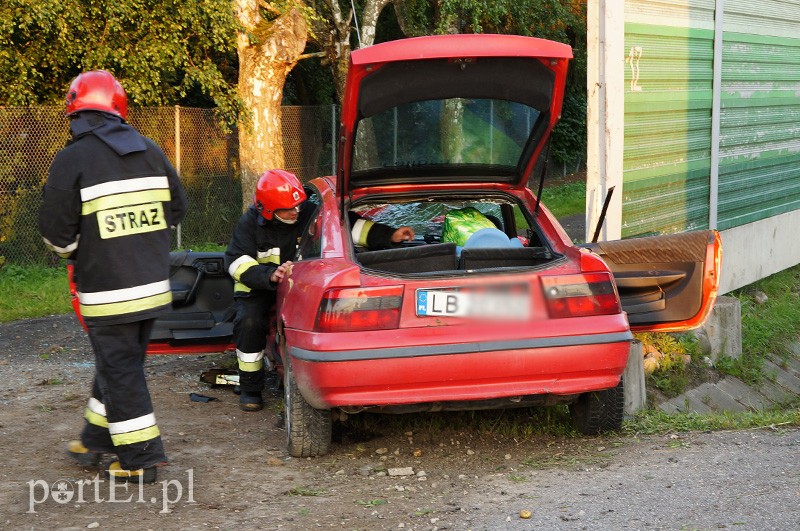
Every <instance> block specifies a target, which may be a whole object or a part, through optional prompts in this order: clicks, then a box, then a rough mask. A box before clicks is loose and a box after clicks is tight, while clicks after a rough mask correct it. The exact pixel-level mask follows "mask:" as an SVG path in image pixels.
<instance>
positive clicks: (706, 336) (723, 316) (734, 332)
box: [695, 296, 742, 361]
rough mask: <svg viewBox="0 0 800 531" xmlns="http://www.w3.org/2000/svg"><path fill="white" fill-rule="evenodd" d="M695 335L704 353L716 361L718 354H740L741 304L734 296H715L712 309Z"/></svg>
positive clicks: (735, 355)
mask: <svg viewBox="0 0 800 531" xmlns="http://www.w3.org/2000/svg"><path fill="white" fill-rule="evenodd" d="M695 336H696V337H697V339H698V341H699V342H700V345H701V348H702V349H703V351H704V354H705V355H706V356H708V357H709V358H711V359H712V360H713V361H717V360H718V359H719V358H720V356H728V357H730V358H734V359H736V358H739V357H740V356H741V355H742V306H741V303H740V302H739V299H737V298H736V297H727V296H722V297H717V301H716V303H714V309H713V310H711V314H710V315H709V316H708V319H706V322H705V323H704V324H703V326H701V327H700V328H699V329H698V330H696V331H695Z"/></svg>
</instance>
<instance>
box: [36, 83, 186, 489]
mask: <svg viewBox="0 0 800 531" xmlns="http://www.w3.org/2000/svg"><path fill="white" fill-rule="evenodd" d="M66 106H67V108H66V112H67V116H68V117H69V120H70V133H71V135H72V137H71V140H70V141H69V142H68V143H67V145H66V147H65V148H64V149H62V150H61V151H60V152H59V153H58V154H57V155H56V157H55V160H53V163H52V165H51V166H50V171H49V174H48V176H47V183H46V185H45V187H44V204H43V205H42V208H41V211H40V212H39V230H40V232H41V234H42V236H43V237H44V241H45V244H46V245H47V246H48V247H49V248H50V249H51V250H53V251H55V252H56V253H57V254H58V255H59V256H61V257H63V258H70V259H71V260H74V264H75V275H76V281H77V291H78V294H77V295H78V299H79V301H80V311H81V315H82V316H83V319H84V322H85V324H86V327H87V329H88V332H89V339H90V340H91V344H92V348H93V350H94V354H95V377H94V382H93V384H92V397H91V398H90V399H89V404H88V406H87V408H86V411H85V415H84V417H85V419H86V422H85V425H84V428H83V431H82V433H81V437H80V440H75V441H71V442H70V443H69V446H68V453H69V455H71V456H72V457H73V458H75V459H76V460H77V461H78V463H79V464H81V465H84V466H90V465H94V466H96V465H98V464H100V463H101V461H102V457H103V454H116V456H117V460H116V461H113V462H111V463H110V465H109V467H108V469H107V470H106V474H107V475H108V476H110V477H111V476H113V477H114V478H116V479H121V480H125V481H141V482H147V483H151V482H154V481H155V480H156V467H157V466H160V465H163V464H166V462H167V456H166V454H165V453H164V447H163V445H162V442H161V436H160V434H159V430H158V426H157V425H156V419H155V416H154V415H153V406H152V403H151V401H150V394H149V392H148V390H147V383H146V381H145V373H144V359H145V350H146V348H147V343H148V340H149V337H150V332H151V330H152V328H153V323H154V321H155V318H156V316H157V315H158V314H159V313H160V312H161V311H162V310H163V309H165V308H167V307H169V306H170V304H171V302H172V295H171V292H170V285H169V251H170V245H171V242H170V240H171V234H170V227H174V226H176V225H177V224H178V223H180V222H181V220H182V219H183V217H184V215H185V213H186V206H187V205H186V195H185V193H184V191H183V188H182V187H181V184H180V181H179V180H178V174H177V173H176V172H175V169H174V168H173V167H172V165H171V164H170V162H169V160H168V159H167V157H166V155H164V152H163V151H162V150H161V148H159V147H158V146H157V145H156V144H155V143H154V142H153V141H152V140H150V139H149V138H146V137H144V136H142V135H140V134H139V132H138V131H136V129H134V128H133V127H131V126H130V125H128V124H127V123H126V122H125V118H126V117H127V96H126V94H125V91H124V90H123V88H122V86H121V85H120V84H119V83H118V82H117V80H116V79H115V78H114V76H113V75H112V74H110V73H109V72H106V71H105V70H93V71H88V72H84V73H83V74H81V75H79V76H78V77H76V78H75V79H74V80H73V81H72V84H71V85H70V87H69V91H68V92H67V101H66Z"/></svg>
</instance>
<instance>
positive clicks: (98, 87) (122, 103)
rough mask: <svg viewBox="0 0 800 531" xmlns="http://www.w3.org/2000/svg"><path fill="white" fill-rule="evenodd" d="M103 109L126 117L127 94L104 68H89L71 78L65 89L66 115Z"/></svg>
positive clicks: (123, 117)
mask: <svg viewBox="0 0 800 531" xmlns="http://www.w3.org/2000/svg"><path fill="white" fill-rule="evenodd" d="M89 110H92V111H103V112H109V113H111V114H116V115H117V116H119V117H120V118H122V119H123V120H124V119H125V118H127V117H128V96H126V95H125V90H124V89H123V88H122V85H120V84H119V82H118V81H117V80H116V79H115V78H114V76H113V75H111V72H107V71H106V70H90V71H88V72H84V73H83V74H80V75H79V76H78V77H76V78H75V79H73V80H72V83H70V85H69V90H68V91H67V116H71V115H73V114H75V113H76V112H80V111H89Z"/></svg>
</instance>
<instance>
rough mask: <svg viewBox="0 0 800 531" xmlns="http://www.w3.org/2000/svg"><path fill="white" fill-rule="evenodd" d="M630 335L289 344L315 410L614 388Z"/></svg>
mask: <svg viewBox="0 0 800 531" xmlns="http://www.w3.org/2000/svg"><path fill="white" fill-rule="evenodd" d="M632 339H633V337H632V335H631V333H630V332H627V331H626V332H617V333H608V334H593V335H586V336H577V337H576V336H570V337H561V338H539V339H524V340H522V339H520V340H509V341H494V342H485V343H457V344H443V345H425V346H405V347H395V348H364V349H352V350H346V351H318V350H309V349H305V348H299V347H294V346H292V347H290V348H289V355H290V356H291V362H292V369H293V373H294V375H295V379H296V380H297V385H298V387H299V389H300V392H301V393H302V394H303V396H304V397H305V399H306V400H307V401H308V402H309V404H311V405H312V406H313V407H315V408H318V409H328V408H331V407H346V406H356V407H357V406H390V405H407V404H424V403H433V402H459V401H464V402H466V401H481V400H492V399H497V398H506V397H517V396H530V395H547V394H554V395H572V394H579V393H584V392H587V391H595V390H600V389H607V388H610V387H614V386H615V385H617V384H618V383H619V379H620V376H621V375H622V372H623V371H624V369H625V365H626V363H627V360H628V352H629V350H630V341H631V340H632Z"/></svg>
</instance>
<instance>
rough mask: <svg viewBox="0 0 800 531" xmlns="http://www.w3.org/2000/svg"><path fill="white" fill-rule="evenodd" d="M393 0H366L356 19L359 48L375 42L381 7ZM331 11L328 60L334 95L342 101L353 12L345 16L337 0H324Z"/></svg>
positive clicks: (348, 59)
mask: <svg viewBox="0 0 800 531" xmlns="http://www.w3.org/2000/svg"><path fill="white" fill-rule="evenodd" d="M392 3H393V0H366V2H364V9H363V10H362V15H361V17H360V18H359V19H358V27H359V33H360V36H361V44H360V45H359V48H364V47H367V46H372V45H373V44H374V43H375V29H376V26H377V24H378V17H380V14H381V11H383V8H385V7H386V6H388V5H389V4H392ZM326 4H327V5H328V8H329V9H330V11H331V21H332V28H331V31H330V35H331V37H330V40H329V41H328V45H327V47H328V61H329V62H330V65H331V70H332V73H333V81H334V83H335V85H336V97H337V98H338V99H339V103H342V99H343V97H344V83H345V80H346V78H347V67H348V63H349V61H350V51H351V50H350V34H351V32H352V31H353V29H354V28H353V26H351V24H352V22H353V13H352V11H351V12H350V13H349V16H348V17H347V18H345V16H344V13H342V10H341V7H340V6H339V2H338V0H326Z"/></svg>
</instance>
